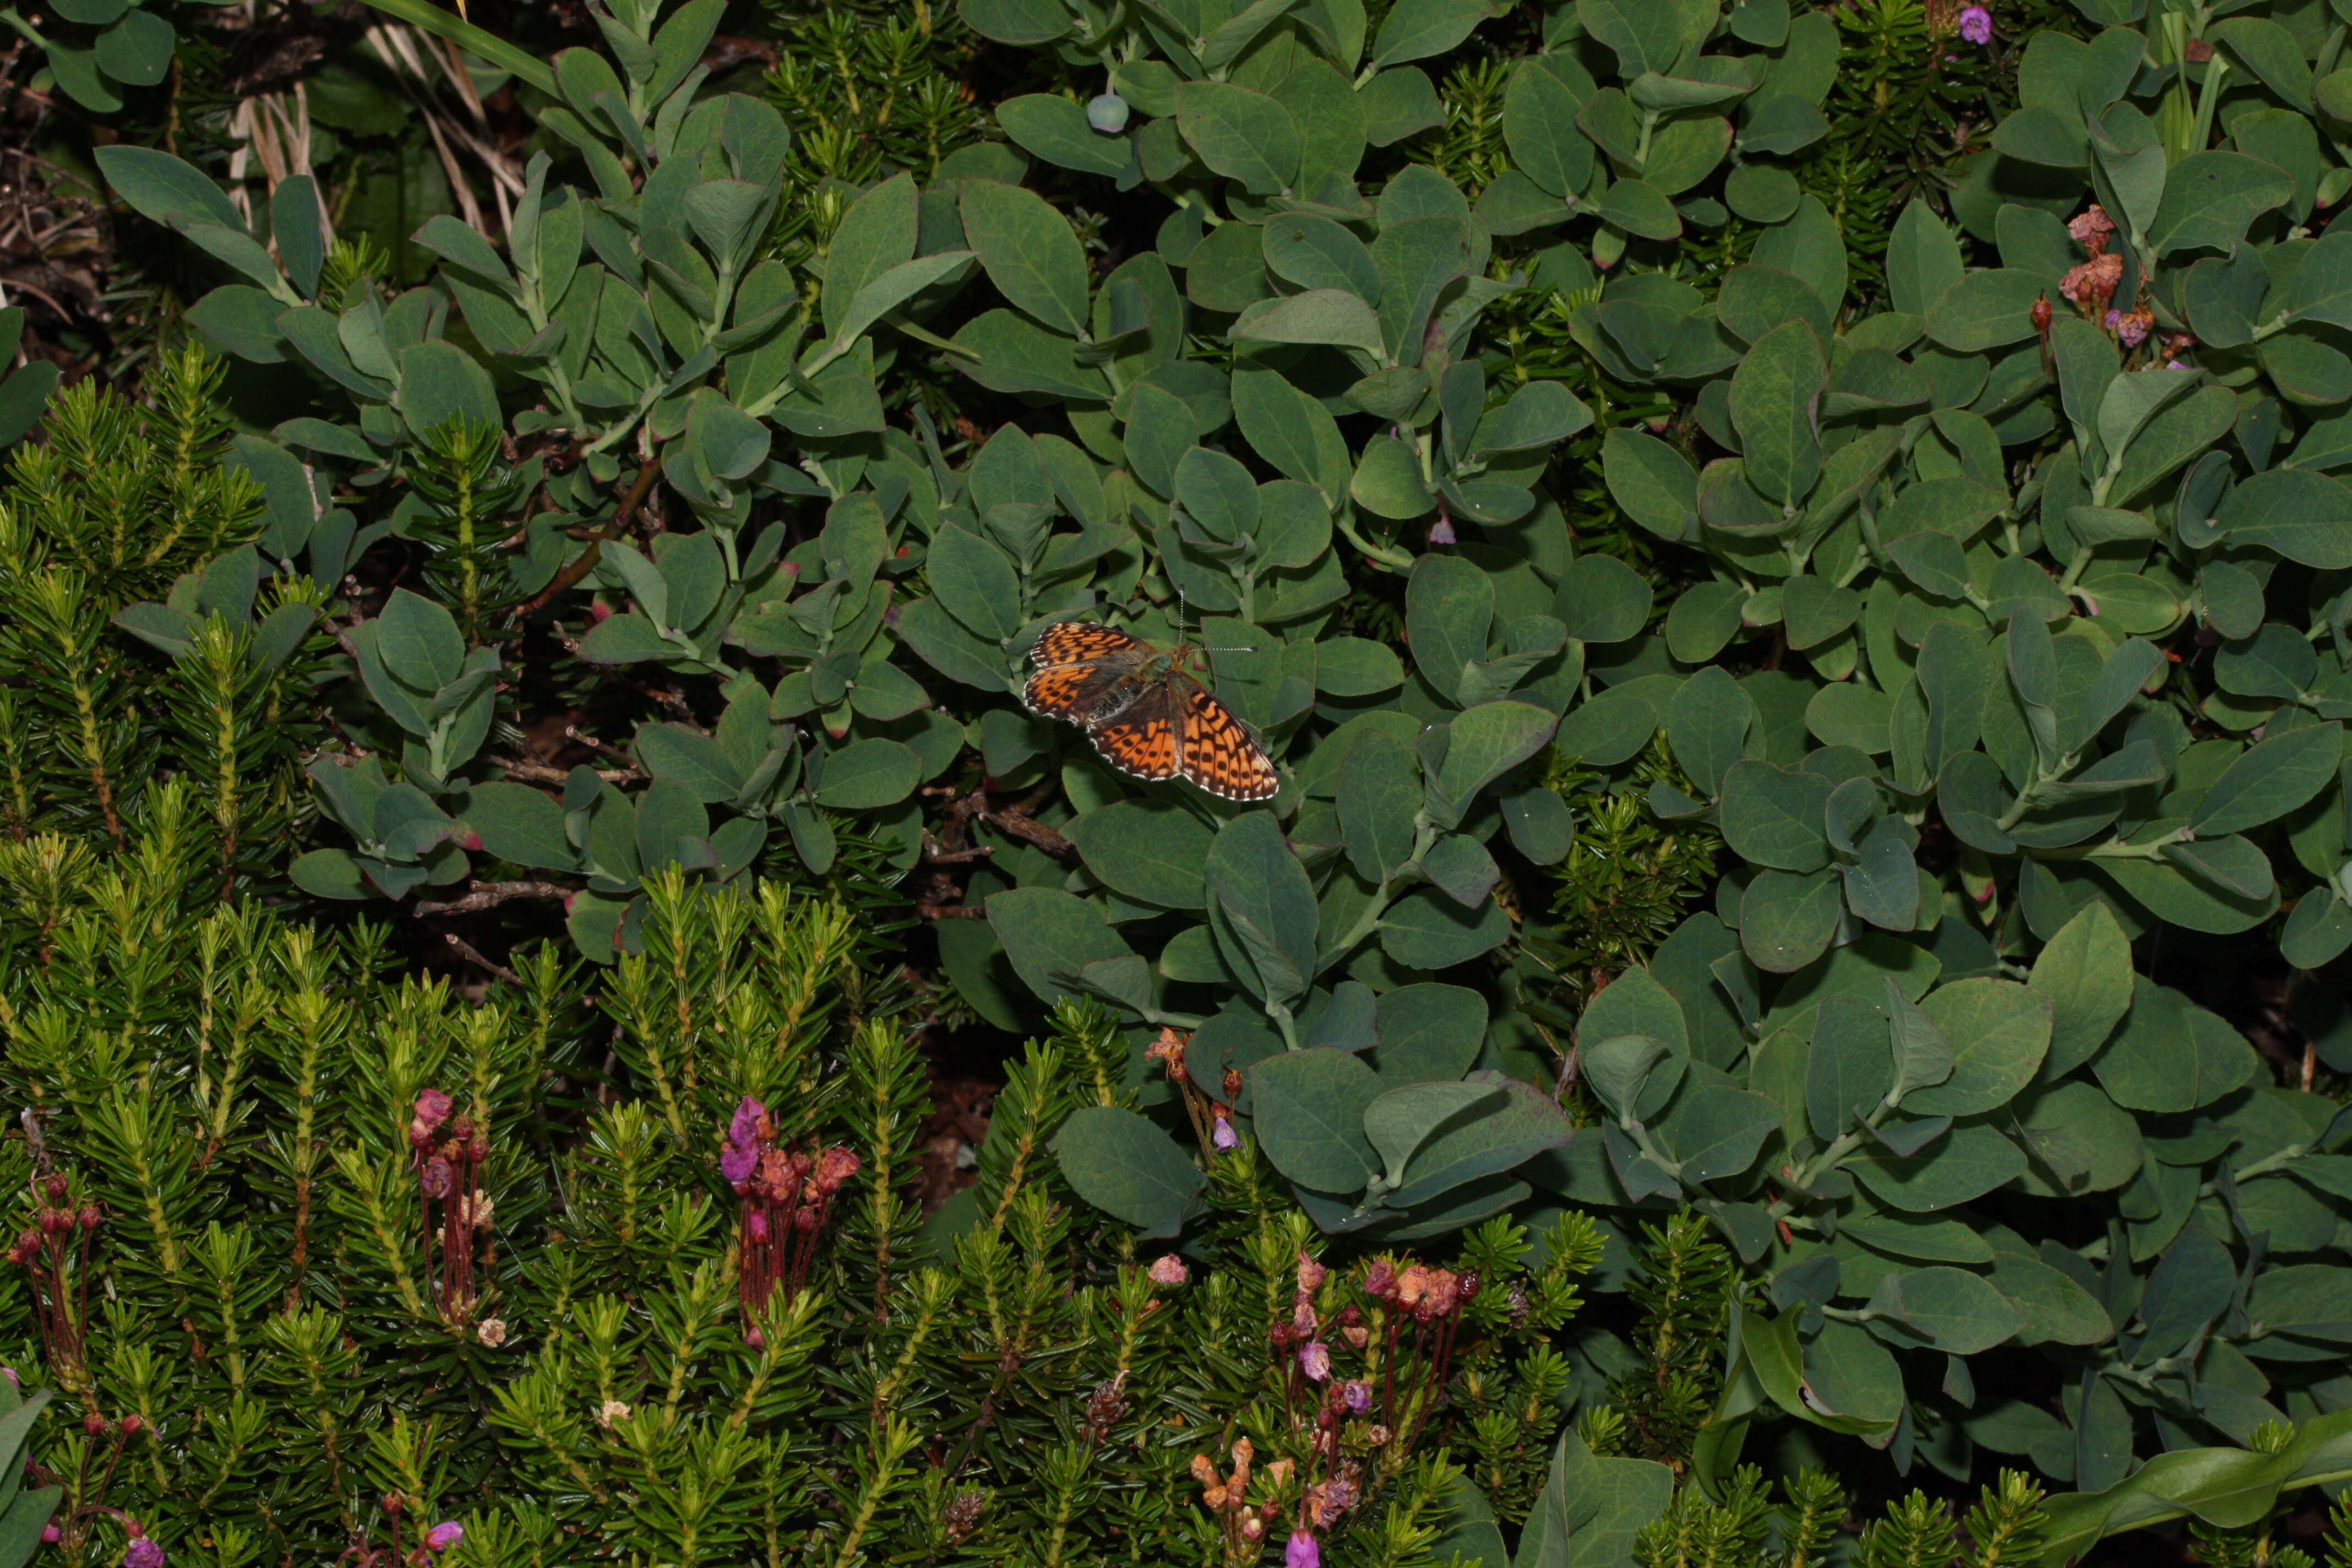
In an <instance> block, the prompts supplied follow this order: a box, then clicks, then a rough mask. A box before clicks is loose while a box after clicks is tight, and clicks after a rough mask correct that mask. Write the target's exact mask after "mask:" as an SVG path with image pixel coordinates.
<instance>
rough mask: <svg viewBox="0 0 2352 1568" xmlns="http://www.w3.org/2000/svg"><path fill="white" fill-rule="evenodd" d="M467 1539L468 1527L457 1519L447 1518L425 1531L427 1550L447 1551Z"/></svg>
mask: <svg viewBox="0 0 2352 1568" xmlns="http://www.w3.org/2000/svg"><path fill="white" fill-rule="evenodd" d="M465 1539H466V1527H465V1526H464V1525H462V1524H459V1523H458V1522H457V1521H456V1520H454V1519H452V1520H445V1521H442V1522H441V1523H439V1524H436V1525H435V1526H434V1527H433V1528H432V1529H430V1530H428V1531H425V1551H427V1552H446V1551H448V1550H449V1548H451V1547H452V1546H455V1545H457V1542H461V1541H463V1540H465Z"/></svg>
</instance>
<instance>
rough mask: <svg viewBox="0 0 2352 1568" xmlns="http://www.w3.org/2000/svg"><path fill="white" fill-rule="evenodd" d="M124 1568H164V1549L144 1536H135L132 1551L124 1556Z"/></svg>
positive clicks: (132, 1539)
mask: <svg viewBox="0 0 2352 1568" xmlns="http://www.w3.org/2000/svg"><path fill="white" fill-rule="evenodd" d="M122 1568H163V1548H162V1547H160V1546H158V1545H156V1544H155V1543H154V1542H152V1541H150V1540H148V1539H147V1538H146V1537H145V1536H143V1535H134V1536H132V1537H131V1549H130V1550H129V1551H127V1552H124V1553H123V1554H122Z"/></svg>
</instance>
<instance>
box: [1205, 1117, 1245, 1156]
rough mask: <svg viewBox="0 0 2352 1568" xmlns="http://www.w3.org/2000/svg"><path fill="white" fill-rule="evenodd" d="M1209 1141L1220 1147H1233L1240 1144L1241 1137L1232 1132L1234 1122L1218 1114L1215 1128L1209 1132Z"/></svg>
mask: <svg viewBox="0 0 2352 1568" xmlns="http://www.w3.org/2000/svg"><path fill="white" fill-rule="evenodd" d="M1209 1142H1212V1143H1214V1144H1215V1145H1216V1146H1217V1147H1218V1148H1220V1149H1233V1148H1238V1147H1239V1146H1240V1144H1241V1137H1240V1135H1239V1134H1237V1133H1236V1132H1234V1124H1233V1123H1232V1122H1230V1121H1226V1120H1225V1119H1224V1118H1223V1117H1222V1116H1220V1117H1218V1118H1217V1126H1216V1130H1215V1131H1213V1132H1211V1133H1210V1134H1209Z"/></svg>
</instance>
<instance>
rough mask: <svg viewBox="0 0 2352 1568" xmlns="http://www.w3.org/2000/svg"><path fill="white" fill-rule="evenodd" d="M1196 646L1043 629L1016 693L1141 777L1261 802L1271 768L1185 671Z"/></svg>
mask: <svg viewBox="0 0 2352 1568" xmlns="http://www.w3.org/2000/svg"><path fill="white" fill-rule="evenodd" d="M1197 651H1198V650H1197V649H1195V648H1193V647H1190V646H1186V647H1178V648H1174V649H1172V650H1169V651H1166V652H1163V651H1161V650H1160V649H1159V648H1155V647H1150V646H1149V645H1148V644H1145V643H1139V642H1138V641H1136V640H1135V639H1134V638H1133V637H1129V636H1128V635H1127V634H1126V633H1125V632H1116V631H1113V630H1111V628H1110V627H1108V626H1097V625H1096V624H1095V623H1094V622H1092V621H1064V622H1062V623H1061V624H1060V625H1058V626H1047V627H1046V628H1045V635H1044V636H1042V637H1039V638H1038V639H1037V646H1036V647H1034V648H1032V649H1031V650H1030V652H1029V658H1030V660H1031V661H1032V662H1033V663H1034V664H1035V665H1036V667H1037V673H1036V674H1034V675H1033V676H1031V677H1030V678H1029V684H1028V685H1027V686H1026V687H1024V688H1023V689H1022V693H1021V696H1022V700H1024V701H1025V702H1027V703H1028V705H1029V710H1030V711H1031V712H1032V713H1042V714H1044V715H1045V716H1046V717H1047V718H1049V719H1061V720H1066V721H1068V722H1070V723H1073V724H1076V725H1077V726H1079V727H1080V728H1082V729H1084V730H1085V731H1086V732H1087V738H1088V739H1090V740H1092V741H1093V742H1094V743H1095V750H1096V751H1097V752H1101V753H1102V755H1103V760H1104V761H1105V762H1107V763H1110V765H1111V766H1113V767H1115V768H1117V769H1118V771H1119V772H1121V773H1132V774H1134V775H1135V776H1136V777H1137V778H1139V779H1171V778H1175V777H1177V776H1179V775H1180V774H1181V776H1183V777H1185V778H1188V779H1190V780H1192V782H1193V783H1194V784H1198V785H1200V786H1201V787H1202V789H1204V790H1207V791H1208V792H1209V793H1210V794H1211V795H1219V796H1222V797H1223V798H1224V799H1226V800H1268V799H1271V798H1272V797H1273V795H1274V793H1275V792H1276V790H1278V789H1280V788H1281V787H1282V780H1281V779H1280V778H1279V777H1278V776H1277V775H1276V773H1275V771H1274V763H1272V762H1271V761H1269V760H1268V759H1267V757H1266V754H1265V749H1264V748H1263V747H1261V746H1260V745H1259V744H1258V743H1257V741H1256V738H1255V737H1254V736H1253V735H1251V733H1250V732H1249V727H1248V726H1247V725H1245V724H1244V723H1243V722H1242V721H1240V720H1239V719H1236V718H1234V711H1233V710H1232V709H1230V708H1228V707H1226V706H1225V705H1224V704H1223V703H1222V702H1220V701H1218V700H1216V699H1215V698H1214V697H1212V696H1211V695H1210V694H1209V692H1208V689H1206V688H1205V687H1203V686H1202V684H1201V683H1200V682H1199V681H1197V680H1195V679H1192V676H1190V675H1188V674H1186V673H1185V670H1184V665H1185V662H1186V660H1187V659H1188V658H1190V657H1191V656H1192V654H1193V653H1195V652H1197Z"/></svg>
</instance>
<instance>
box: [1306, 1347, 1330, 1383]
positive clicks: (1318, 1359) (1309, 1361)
mask: <svg viewBox="0 0 2352 1568" xmlns="http://www.w3.org/2000/svg"><path fill="white" fill-rule="evenodd" d="M1298 1370H1299V1371H1301V1372H1303V1373H1306V1374H1307V1378H1308V1379H1309V1380H1310V1381H1312V1382H1315V1383H1320V1382H1322V1381H1323V1380H1324V1379H1325V1378H1327V1377H1328V1376H1330V1375H1331V1347H1330V1346H1329V1345H1327V1344H1325V1343H1324V1342H1322V1341H1321V1340H1309V1341H1308V1342H1307V1343H1305V1344H1303V1345H1301V1346H1299V1347H1298Z"/></svg>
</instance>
